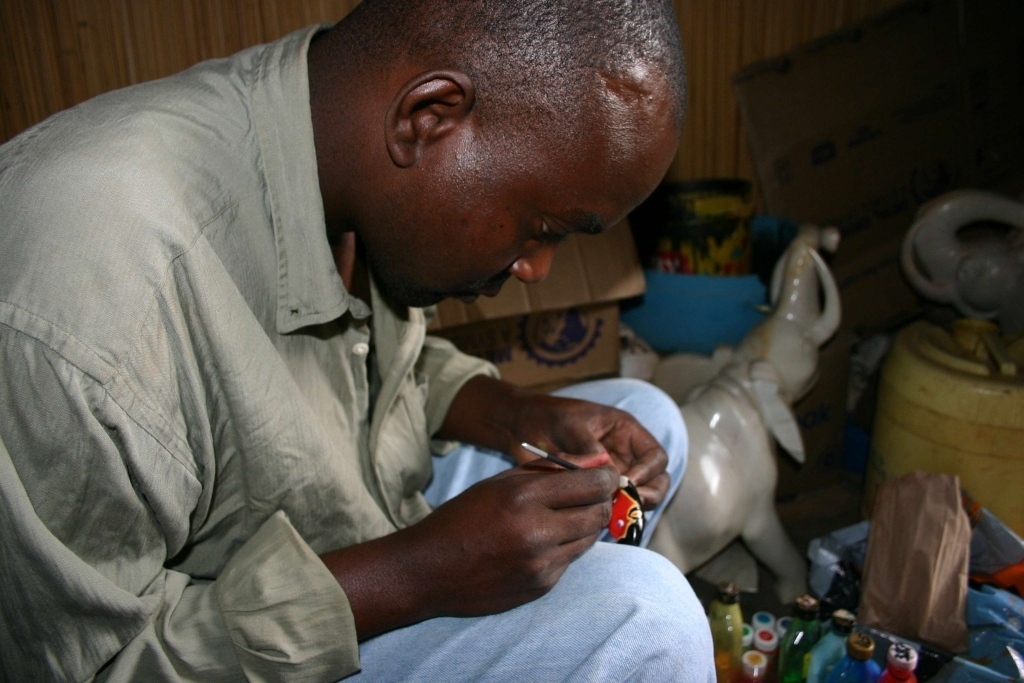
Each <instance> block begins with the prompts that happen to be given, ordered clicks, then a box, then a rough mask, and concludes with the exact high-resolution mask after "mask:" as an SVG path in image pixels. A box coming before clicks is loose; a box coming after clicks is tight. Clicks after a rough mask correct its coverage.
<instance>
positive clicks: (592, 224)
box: [572, 213, 608, 235]
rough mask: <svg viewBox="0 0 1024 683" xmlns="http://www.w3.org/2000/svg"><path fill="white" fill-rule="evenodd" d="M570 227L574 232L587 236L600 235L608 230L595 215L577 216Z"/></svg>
mask: <svg viewBox="0 0 1024 683" xmlns="http://www.w3.org/2000/svg"><path fill="white" fill-rule="evenodd" d="M572 227H573V229H574V230H576V231H578V232H582V233H584V234H587V235H600V234H601V233H602V232H604V231H605V230H606V229H607V228H608V226H607V225H605V224H604V221H603V220H601V217H600V216H598V215H597V214H596V213H583V214H579V215H578V216H576V218H575V219H574V220H573V222H572Z"/></svg>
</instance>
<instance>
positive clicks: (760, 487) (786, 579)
mask: <svg viewBox="0 0 1024 683" xmlns="http://www.w3.org/2000/svg"><path fill="white" fill-rule="evenodd" d="M838 244H839V231H838V230H837V229H836V228H818V227H817V226H813V225H804V226H801V228H800V230H799V232H798V234H797V236H796V238H795V239H794V240H793V242H792V243H791V244H790V246H789V247H788V248H787V249H786V251H785V253H784V254H783V255H782V258H780V260H779V263H778V264H777V265H776V268H775V271H774V273H773V277H772V286H771V289H770V292H771V298H772V303H773V305H774V310H773V312H772V314H771V315H770V316H769V317H767V318H766V319H765V320H763V321H762V322H760V323H759V324H758V325H757V326H755V327H754V328H753V329H752V330H751V331H750V332H748V333H747V335H746V336H745V337H744V338H743V340H742V341H741V342H740V344H739V346H737V347H736V348H735V349H730V348H729V347H719V349H717V350H716V351H715V354H714V356H712V357H711V358H706V357H704V358H705V359H706V361H707V364H706V365H705V367H704V368H703V369H701V370H698V371H697V374H698V375H703V376H701V377H700V379H699V380H698V381H699V383H698V384H697V385H696V386H693V387H692V388H691V389H689V390H688V391H687V392H686V393H685V395H680V394H679V393H678V392H679V386H680V384H679V382H678V377H676V378H673V374H674V371H675V370H678V369H679V368H681V367H684V366H685V367H689V368H690V369H691V370H693V369H694V368H695V365H694V362H693V356H690V358H684V357H682V355H681V356H680V357H668V358H666V359H664V360H663V361H662V363H661V364H660V365H659V367H658V369H657V371H656V373H655V377H654V383H655V384H658V385H659V386H661V387H662V388H664V389H665V390H666V391H667V392H668V393H669V394H670V395H672V396H673V398H675V399H676V402H677V403H679V404H680V406H681V410H682V413H683V420H684V421H685V423H686V427H687V429H688V431H689V437H690V456H689V458H690V459H689V464H688V465H687V469H686V474H685V475H684V477H683V481H682V483H681V484H680V487H679V490H678V492H677V493H676V495H675V497H674V498H673V499H672V500H671V501H670V502H669V504H668V506H667V507H666V509H665V512H664V514H663V516H662V518H661V522H660V523H659V525H658V526H657V528H656V529H655V531H654V534H653V536H652V537H651V546H650V547H651V548H652V549H653V550H656V551H657V552H659V553H661V554H662V555H664V556H666V557H667V558H668V559H670V560H671V561H672V562H673V563H675V564H676V566H678V567H679V568H680V569H681V570H682V571H683V572H684V573H688V572H690V571H692V570H694V569H696V568H698V567H699V566H701V565H702V564H704V563H705V562H707V561H708V560H709V559H711V558H712V557H713V556H715V555H716V554H718V553H719V552H720V551H721V550H722V549H724V548H725V547H726V546H728V545H729V544H730V543H732V542H733V541H734V540H735V539H736V538H737V537H739V538H742V539H743V541H744V543H745V544H746V546H747V548H748V549H749V550H750V551H751V552H752V553H753V554H754V555H755V556H756V557H757V558H758V559H759V560H760V561H761V562H763V563H764V564H765V565H766V566H767V567H768V568H769V569H770V570H771V571H772V572H773V573H774V574H775V576H776V578H777V582H776V586H775V590H776V593H777V595H778V596H779V598H780V599H781V600H782V601H783V602H786V603H788V602H792V601H793V600H794V599H795V598H796V597H797V596H799V595H801V594H803V593H806V592H807V565H806V561H805V560H804V558H803V555H802V554H801V553H799V552H798V551H797V550H796V548H795V547H794V546H793V543H792V542H791V541H790V539H789V537H788V536H787V535H786V533H785V531H784V530H783V527H782V523H781V522H780V521H779V517H778V514H777V513H776V510H775V486H776V483H777V481H778V466H777V464H776V460H775V457H776V447H775V442H776V441H777V442H778V443H779V444H781V445H782V447H783V448H784V449H785V450H786V451H788V452H789V453H790V455H792V456H793V457H794V458H795V459H796V460H797V461H798V462H801V463H802V462H803V460H804V451H803V444H802V439H801V437H800V432H799V430H798V428H797V423H796V418H795V416H794V415H793V412H792V409H791V405H792V404H793V403H794V402H795V401H796V400H797V399H799V398H800V397H801V396H803V395H804V394H806V393H807V392H808V391H809V390H810V389H811V387H812V386H813V385H814V382H815V381H816V380H817V369H818V356H819V347H820V346H821V345H822V344H824V343H825V342H826V341H828V339H829V338H830V337H831V336H832V335H833V334H834V333H835V331H836V329H837V328H838V326H839V321H840V302H839V293H838V290H837V287H836V283H835V280H834V279H833V278H832V274H831V273H830V272H829V270H828V267H827V266H826V265H825V262H824V261H823V260H822V258H821V255H820V254H819V253H818V250H819V249H825V250H828V251H834V250H835V249H836V247H837V246H838ZM819 283H820V285H821V290H822V291H823V292H824V305H823V306H822V302H821V296H820V294H819Z"/></svg>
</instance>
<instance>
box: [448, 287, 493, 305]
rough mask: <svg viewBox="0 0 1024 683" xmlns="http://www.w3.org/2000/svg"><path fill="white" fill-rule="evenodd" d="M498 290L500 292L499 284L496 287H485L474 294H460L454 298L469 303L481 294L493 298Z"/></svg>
mask: <svg viewBox="0 0 1024 683" xmlns="http://www.w3.org/2000/svg"><path fill="white" fill-rule="evenodd" d="M499 292H501V286H500V285H499V286H497V287H488V288H487V289H481V290H480V291H479V292H476V293H475V294H460V295H459V296H457V297H456V298H457V299H458V300H459V301H461V302H462V303H464V304H471V303H473V302H474V301H476V300H477V299H479V298H480V296H481V295H482V296H486V297H489V298H491V299H493V298H494V297H496V296H498V293H499Z"/></svg>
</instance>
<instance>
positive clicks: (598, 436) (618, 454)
mask: <svg viewBox="0 0 1024 683" xmlns="http://www.w3.org/2000/svg"><path fill="white" fill-rule="evenodd" d="M439 435H440V436H444V437H445V438H454V439H458V440H460V441H466V442H468V443H474V444H477V445H480V446H485V447H488V448H493V449H496V450H502V451H504V452H506V453H509V454H511V455H512V457H513V458H515V460H516V462H518V463H520V464H522V463H525V462H529V461H530V460H534V459H536V457H537V456H535V455H533V454H532V453H530V452H529V451H527V450H525V449H524V448H522V446H520V444H521V443H522V442H523V441H526V442H527V443H530V444H532V445H534V446H537V447H538V448H541V449H543V450H545V451H547V452H549V453H552V454H554V455H559V456H561V457H563V458H565V459H566V460H570V461H572V462H575V463H576V464H578V465H580V466H581V467H587V466H588V465H590V464H592V463H595V464H596V463H598V462H599V461H603V460H604V459H603V458H602V457H600V456H601V454H603V453H608V455H609V456H610V457H611V461H612V464H614V465H615V467H616V468H617V469H618V470H619V472H620V473H621V474H624V475H626V476H627V477H628V478H629V479H630V481H632V482H633V483H634V484H635V485H636V487H637V490H638V491H639V493H640V497H641V498H642V500H643V507H644V509H651V508H653V507H655V506H656V505H658V504H659V503H661V501H662V500H663V499H664V498H665V494H666V493H667V492H668V488H669V483H670V482H669V475H668V474H667V473H666V472H665V468H666V467H667V465H668V456H667V455H666V453H665V451H664V449H663V448H662V447H661V445H660V444H659V443H658V442H657V441H656V440H655V438H654V437H653V436H652V435H651V433H650V432H648V431H647V430H646V429H645V428H644V427H643V426H642V425H641V424H640V423H639V422H637V420H636V418H634V417H633V416H632V415H630V414H629V413H627V412H625V411H623V410H619V409H618V408H612V407H609V406H605V405H601V404H599V403H592V402H590V401H583V400H579V399H572V398H562V397H558V396H549V395H542V394H529V393H525V392H522V391H520V390H518V389H516V388H514V387H512V386H511V385H509V384H507V383H505V382H501V381H499V380H495V379H491V378H489V377H475V378H473V379H472V380H470V381H469V382H467V383H466V385H465V386H464V387H463V388H462V390H461V391H460V392H459V394H458V395H457V396H456V398H455V400H454V401H453V402H452V406H451V408H450V409H449V414H448V417H447V418H446V420H445V423H444V425H443V426H442V428H441V431H440V432H439Z"/></svg>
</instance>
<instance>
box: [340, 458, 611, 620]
mask: <svg viewBox="0 0 1024 683" xmlns="http://www.w3.org/2000/svg"><path fill="white" fill-rule="evenodd" d="M618 480H619V475H618V472H617V470H616V469H615V468H614V467H593V468H587V469H580V470H572V471H566V470H563V469H561V468H559V467H557V466H555V465H552V464H551V463H548V462H545V461H539V462H536V463H529V464H527V465H521V466H519V467H515V468H512V469H510V470H507V471H505V472H502V473H501V474H498V475H496V476H494V477H491V478H489V479H485V480H483V481H481V482H479V483H477V484H476V485H474V486H472V487H470V488H469V489H467V490H466V491H465V492H463V493H462V494H461V495H459V496H456V497H455V498H453V499H451V500H449V501H448V502H446V503H445V504H443V505H441V506H440V507H438V508H437V509H436V510H434V512H432V513H431V514H430V515H428V516H427V517H426V518H425V519H423V520H422V521H420V522H419V523H417V524H414V525H413V526H411V527H408V528H406V529H402V530H400V531H397V532H395V533H393V534H390V535H388V536H385V537H383V538H379V539H376V540H373V541H369V542H367V543H361V544H359V545H356V546H352V547H349V548H343V549H340V550H336V551H333V552H330V553H327V554H325V555H323V556H322V559H323V560H324V562H325V564H326V565H327V567H328V568H329V569H330V570H331V572H332V573H333V574H334V576H335V577H336V578H337V580H338V582H339V583H340V584H341V587H342V588H343V589H344V590H345V593H346V595H347V596H348V599H349V603H350V605H351V607H352V611H353V614H354V615H355V619H356V629H357V630H358V632H359V638H360V640H364V639H366V638H369V637H371V636H374V635H377V634H380V633H384V632H386V631H390V630H392V629H395V628H399V627H401V626H407V625H409V624H413V623H416V622H419V621H422V620H424V619H430V618H434V617H440V616H460V617H469V616H481V615H486V614H495V613H497V612H503V611H505V610H508V609H511V608H513V607H516V606H518V605H521V604H524V603H527V602H530V601H531V600H535V599H537V598H539V597H540V596H542V595H544V594H545V593H547V592H548V591H549V590H551V588H552V587H553V586H554V585H555V583H556V582H557V581H558V579H559V577H561V575H562V573H563V572H564V571H565V569H566V567H567V566H568V565H569V563H570V562H572V561H573V560H574V559H576V558H577V557H579V556H580V555H581V554H582V553H583V552H584V551H585V550H586V549H587V548H589V547H590V546H591V545H592V544H593V543H594V542H595V541H596V540H597V538H598V536H599V535H600V533H601V531H602V530H603V529H604V528H605V526H606V525H607V524H608V520H609V518H610V516H611V500H612V496H613V495H614V493H615V490H616V488H617V487H618Z"/></svg>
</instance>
